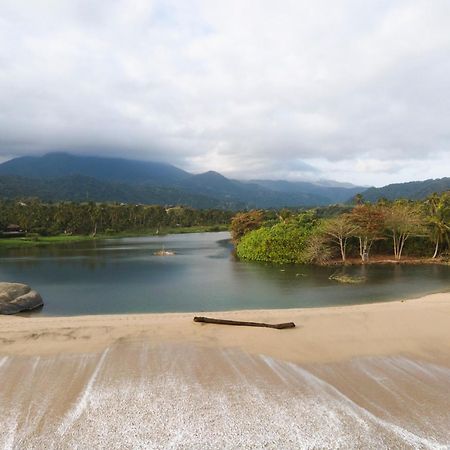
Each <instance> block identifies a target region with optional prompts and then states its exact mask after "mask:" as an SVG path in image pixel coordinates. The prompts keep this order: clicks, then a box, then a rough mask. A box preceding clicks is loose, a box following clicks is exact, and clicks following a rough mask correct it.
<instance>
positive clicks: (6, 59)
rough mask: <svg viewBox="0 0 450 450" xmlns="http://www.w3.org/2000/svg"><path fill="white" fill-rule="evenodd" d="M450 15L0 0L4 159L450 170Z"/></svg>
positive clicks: (340, 172) (409, 174) (288, 5)
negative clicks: (85, 157) (58, 156)
mask: <svg viewBox="0 0 450 450" xmlns="http://www.w3.org/2000/svg"><path fill="white" fill-rule="evenodd" d="M449 27H450V3H449V2H448V1H447V0H434V1H433V2H430V1H428V0H427V1H426V0H390V1H388V0H381V1H377V2H372V1H368V2H361V1H359V0H318V1H315V2H311V1H306V0H297V1H293V0H292V1H288V0H282V1H277V2H275V1H273V0H270V1H269V0H258V1H256V0H247V1H244V2H242V1H240V0H230V1H228V2H219V1H212V0H183V1H182V0H179V1H176V0H166V1H163V0H154V1H148V0H133V1H132V0H113V1H106V0H101V1H96V2H92V1H88V0H70V1H69V0H66V1H64V0H33V2H30V1H27V0H0V42H1V44H0V158H5V157H6V156H7V155H11V156H17V155H22V154H30V153H36V152H42V151H48V150H69V151H75V152H83V153H97V154H110V155H127V156H130V157H135V158H143V159H160V160H166V161H169V162H172V163H175V164H178V165H180V166H181V167H184V168H187V169H190V170H193V171H201V170H206V169H214V170H218V171H221V172H224V173H226V174H228V175H231V176H240V177H245V178H254V177H260V176H267V177H271V178H275V177H276V178H284V177H289V178H292V179H298V178H300V177H314V176H317V177H323V176H328V172H330V176H329V177H331V178H336V179H339V180H342V179H343V178H345V177H346V180H348V181H353V182H357V181H358V180H361V178H362V177H363V176H364V179H365V180H367V181H366V182H365V184H379V182H380V180H389V181H396V180H397V179H398V180H400V179H402V180H403V179H405V178H406V179H408V178H413V177H420V178H423V177H424V175H425V172H424V171H422V170H420V169H419V170H418V168H421V167H425V166H426V167H427V170H426V173H427V174H430V175H431V176H433V174H435V176H443V175H446V174H447V175H448V173H445V170H444V169H443V168H442V166H438V165H436V164H435V163H434V161H435V160H436V155H437V154H439V155H441V156H439V158H441V159H440V161H441V162H448V159H449V157H448V155H449V153H450V133H449V131H448V123H449V120H450V101H449V98H450V96H449V93H450V33H449V32H448V30H449ZM299 161H300V162H302V161H303V162H304V163H305V164H307V163H311V164H312V165H316V167H317V168H318V171H316V172H314V171H313V170H312V169H311V168H308V166H307V165H304V164H303V165H302V164H301V163H299ZM349 166H350V167H352V169H351V170H348V167H349ZM331 167H332V168H333V170H331V171H330V170H328V169H330V168H331ZM447 167H448V165H447ZM320 171H321V172H320ZM443 172H444V173H443ZM314 173H316V175H314ZM245 175H247V176H245Z"/></svg>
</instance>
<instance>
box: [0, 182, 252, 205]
mask: <svg viewBox="0 0 450 450" xmlns="http://www.w3.org/2000/svg"><path fill="white" fill-rule="evenodd" d="M0 197H1V198H9V199H14V198H26V197H37V198H40V199H41V200H44V201H53V202H56V201H79V202H85V201H94V202H119V203H122V202H123V203H136V204H138V203H142V204H153V205H186V206H192V207H196V208H222V209H239V208H243V207H244V205H243V204H239V203H227V202H226V201H220V200H218V199H214V198H211V197H207V196H205V195H200V194H192V193H189V192H185V191H182V190H180V189H176V188H173V187H168V186H155V185H150V184H141V185H131V184H124V183H113V182H109V181H102V180H97V179H95V178H91V177H84V176H81V175H71V176H67V177H60V178H52V179H36V178H27V177H17V176H12V175H2V176H0Z"/></svg>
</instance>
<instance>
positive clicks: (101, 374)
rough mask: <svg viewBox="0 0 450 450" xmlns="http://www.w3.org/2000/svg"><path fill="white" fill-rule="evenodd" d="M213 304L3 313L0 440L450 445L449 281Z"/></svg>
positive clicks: (128, 444) (11, 444) (37, 443)
mask: <svg viewBox="0 0 450 450" xmlns="http://www.w3.org/2000/svg"><path fill="white" fill-rule="evenodd" d="M202 315H208V314H207V313H202ZM209 315H211V316H214V317H223V318H229V319H240V320H255V321H266V322H284V321H292V320H293V321H294V322H296V324H297V328H295V329H292V330H281V331H280V330H272V329H264V328H244V327H242V328H241V327H230V326H221V325H209V324H198V323H194V322H192V317H193V314H157V315H153V314H148V315H126V316H86V317H61V318H45V317H37V318H24V317H0V380H1V386H0V411H1V412H2V421H3V426H2V427H0V448H5V449H9V448H20V449H22V448H73V447H78V448H86V449H88V448H112V447H115V448H117V447H120V448H261V447H267V448H377V449H381V448H449V446H450V427H449V426H448V424H449V423H450V394H449V393H450V294H449V293H446V294H435V295H430V296H427V297H424V298H421V299H417V300H408V301H405V302H392V303H381V304H372V305H361V306H346V307H341V308H321V309H308V310H275V311H237V312H226V313H214V314H209Z"/></svg>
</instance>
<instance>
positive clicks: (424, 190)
mask: <svg viewBox="0 0 450 450" xmlns="http://www.w3.org/2000/svg"><path fill="white" fill-rule="evenodd" d="M448 190H450V178H449V177H446V178H437V179H435V180H432V179H430V180H425V181H410V182H408V183H395V184H388V185H387V186H384V187H381V188H369V189H367V190H365V191H363V192H362V196H363V198H364V200H366V201H370V202H375V201H377V200H378V199H380V198H386V199H387V200H396V199H398V198H408V199H410V200H423V199H424V198H425V197H428V196H429V195H430V194H433V193H434V192H436V193H441V192H445V191H448Z"/></svg>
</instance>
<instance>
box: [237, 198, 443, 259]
mask: <svg viewBox="0 0 450 450" xmlns="http://www.w3.org/2000/svg"><path fill="white" fill-rule="evenodd" d="M356 201H357V204H356V205H355V206H353V207H351V208H345V207H344V208H335V209H334V210H333V209H329V208H328V209H322V210H320V209H319V210H317V209H316V210H309V211H303V212H299V213H292V212H291V211H289V210H282V211H280V212H278V213H277V214H274V213H273V212H271V213H269V214H268V213H267V212H264V211H260V210H254V211H250V212H245V213H239V214H237V215H235V216H234V217H233V219H232V225H231V229H232V234H233V240H234V241H235V245H236V253H237V256H238V257H239V258H241V259H245V260H253V261H265V262H273V263H308V262H314V263H324V264H326V263H330V262H336V261H340V262H343V263H345V262H348V261H349V260H352V261H354V260H359V261H361V262H364V263H365V262H368V261H369V260H370V259H371V258H375V259H378V260H380V259H384V260H386V259H395V260H397V261H400V260H401V259H402V258H404V257H405V256H407V257H410V258H411V257H413V258H430V259H436V258H438V257H445V256H446V257H448V255H449V246H450V192H449V191H448V192H444V193H442V194H440V195H438V194H433V195H431V196H430V197H428V198H427V199H426V200H424V201H416V202H414V201H409V200H397V201H393V202H392V201H388V200H385V199H383V200H380V201H378V202H377V203H369V202H364V201H363V199H362V197H361V196H358V197H357V198H356ZM324 212H325V214H324Z"/></svg>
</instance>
